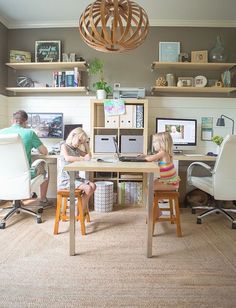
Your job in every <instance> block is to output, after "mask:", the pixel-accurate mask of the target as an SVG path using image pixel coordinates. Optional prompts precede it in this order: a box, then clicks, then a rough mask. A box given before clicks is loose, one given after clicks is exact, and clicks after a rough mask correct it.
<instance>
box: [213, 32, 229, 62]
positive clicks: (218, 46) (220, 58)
mask: <svg viewBox="0 0 236 308" xmlns="http://www.w3.org/2000/svg"><path fill="white" fill-rule="evenodd" d="M209 60H210V61H211V62H216V63H217V62H226V60H227V54H226V52H225V47H224V45H223V43H222V41H221V37H220V36H219V35H218V36H217V37H216V42H215V46H214V47H213V48H212V49H211V50H210V53H209Z"/></svg>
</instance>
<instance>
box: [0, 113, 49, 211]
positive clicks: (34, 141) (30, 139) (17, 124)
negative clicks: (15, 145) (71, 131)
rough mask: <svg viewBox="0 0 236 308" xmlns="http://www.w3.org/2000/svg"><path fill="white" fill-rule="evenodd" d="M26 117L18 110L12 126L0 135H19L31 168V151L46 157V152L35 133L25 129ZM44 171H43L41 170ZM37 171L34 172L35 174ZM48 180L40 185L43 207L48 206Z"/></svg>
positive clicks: (14, 115) (1, 131)
mask: <svg viewBox="0 0 236 308" xmlns="http://www.w3.org/2000/svg"><path fill="white" fill-rule="evenodd" d="M27 120H28V115H27V113H26V112H25V111H24V110H19V111H17V112H15V113H14V114H13V119H12V126H10V127H7V128H4V129H2V130H0V134H19V135H20V136H21V138H22V140H23V143H24V146H25V150H26V155H27V158H28V161H29V165H30V166H31V163H32V158H31V150H32V149H33V148H35V149H37V150H38V151H39V153H40V154H44V155H47V154H48V150H47V148H46V147H45V145H44V144H43V143H42V141H41V140H40V139H39V137H38V136H37V135H36V134H35V132H34V131H33V130H31V129H29V128H26V127H27ZM39 169H40V171H39V172H40V173H42V172H45V169H44V166H40V168H39ZM42 169H44V170H42ZM37 172H38V170H36V174H37ZM48 181H49V180H48V178H47V179H46V180H45V181H44V182H43V183H42V184H41V185H40V195H41V196H40V204H41V205H43V206H47V205H49V201H48V199H47V197H46V195H47V190H48Z"/></svg>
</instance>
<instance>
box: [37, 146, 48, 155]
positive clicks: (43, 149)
mask: <svg viewBox="0 0 236 308" xmlns="http://www.w3.org/2000/svg"><path fill="white" fill-rule="evenodd" d="M38 151H39V153H40V154H43V155H47V154H48V149H47V148H46V147H45V145H44V144H41V145H40V146H39V147H38Z"/></svg>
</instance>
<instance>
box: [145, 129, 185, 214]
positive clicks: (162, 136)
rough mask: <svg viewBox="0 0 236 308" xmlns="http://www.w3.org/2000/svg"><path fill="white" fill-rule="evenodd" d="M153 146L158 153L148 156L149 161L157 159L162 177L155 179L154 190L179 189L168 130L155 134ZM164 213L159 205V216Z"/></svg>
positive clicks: (178, 179) (171, 141)
mask: <svg viewBox="0 0 236 308" xmlns="http://www.w3.org/2000/svg"><path fill="white" fill-rule="evenodd" d="M153 147H154V149H155V151H156V152H157V153H155V154H153V155H148V156H146V157H145V158H146V160H147V161H156V162H157V164H158V166H159V170H160V178H158V179H156V180H154V187H153V189H154V190H178V188H179V181H180V178H179V176H178V175H177V173H176V170H175V166H174V164H173V140H172V137H171V135H170V133H168V132H163V133H157V134H155V135H154V136H153ZM161 215H162V212H161V211H160V209H159V207H157V218H158V217H160V216H161Z"/></svg>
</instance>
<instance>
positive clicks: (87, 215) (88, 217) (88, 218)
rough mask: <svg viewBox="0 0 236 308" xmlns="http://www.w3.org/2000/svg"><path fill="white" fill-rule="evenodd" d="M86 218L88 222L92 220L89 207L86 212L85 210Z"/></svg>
mask: <svg viewBox="0 0 236 308" xmlns="http://www.w3.org/2000/svg"><path fill="white" fill-rule="evenodd" d="M85 219H86V221H87V222H91V220H90V215H89V208H88V207H87V209H86V212H85Z"/></svg>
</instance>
